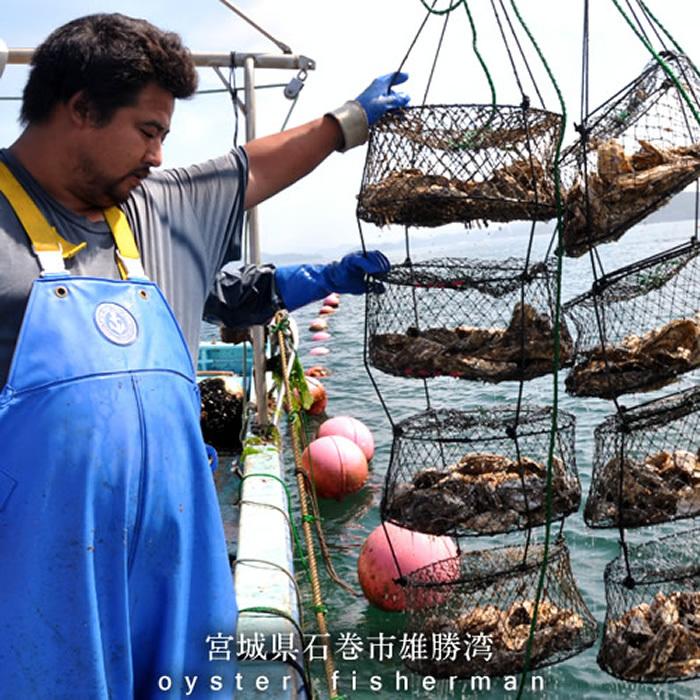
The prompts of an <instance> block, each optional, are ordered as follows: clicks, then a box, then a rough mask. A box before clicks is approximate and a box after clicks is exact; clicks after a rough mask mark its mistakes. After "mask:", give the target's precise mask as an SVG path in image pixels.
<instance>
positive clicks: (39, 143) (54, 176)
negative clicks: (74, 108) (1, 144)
mask: <svg viewBox="0 0 700 700" xmlns="http://www.w3.org/2000/svg"><path fill="white" fill-rule="evenodd" d="M65 145H66V144H63V143H60V142H59V140H58V139H57V138H56V135H55V134H54V133H52V131H51V130H50V129H47V128H43V127H41V126H28V127H27V128H26V129H25V130H24V131H23V132H22V134H21V135H20V137H19V138H18V139H17V140H16V141H15V142H14V143H13V144H12V145H11V146H10V148H9V151H10V153H11V154H12V155H13V156H14V157H15V158H16V159H17V160H18V161H19V162H20V164H21V165H22V166H23V167H24V168H25V169H26V170H27V171H28V172H29V174H30V175H31V176H32V177H33V178H34V179H35V180H36V181H37V182H38V183H39V184H40V185H41V186H42V187H43V188H44V190H46V192H47V193H48V194H49V195H51V196H52V197H53V198H54V199H55V200H56V201H57V202H60V203H61V204H62V205H63V206H64V207H66V208H67V209H69V210H70V211H73V212H75V213H76V214H79V215H80V216H84V217H86V218H87V219H89V220H90V221H101V220H103V219H104V214H103V212H102V209H101V208H98V207H94V206H92V205H89V204H87V203H86V202H84V201H82V200H81V199H80V198H79V197H78V196H76V195H75V194H74V192H73V191H72V190H71V186H70V182H71V178H72V175H73V173H74V171H75V164H74V163H73V162H72V161H71V159H70V157H68V155H67V152H66V149H65Z"/></svg>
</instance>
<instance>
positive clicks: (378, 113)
mask: <svg viewBox="0 0 700 700" xmlns="http://www.w3.org/2000/svg"><path fill="white" fill-rule="evenodd" d="M407 80H408V74H407V73H387V74H386V75H382V76H381V77H379V78H375V79H374V80H373V81H372V83H371V85H370V86H369V87H368V88H367V89H366V90H365V91H364V92H363V93H361V94H360V95H358V96H357V98H356V99H357V101H358V102H359V103H360V105H361V106H362V109H364V110H365V114H366V115H367V123H368V124H369V126H372V124H374V123H375V122H376V121H378V120H379V119H381V118H382V117H383V116H384V115H385V114H386V113H387V112H388V111H389V110H392V109H398V108H399V107H405V106H406V105H407V104H408V101H409V100H410V99H411V98H410V97H409V96H408V95H407V94H406V93H403V92H394V91H393V90H392V89H391V86H392V85H398V84H400V83H405V82H406V81H407Z"/></svg>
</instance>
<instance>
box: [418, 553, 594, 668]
mask: <svg viewBox="0 0 700 700" xmlns="http://www.w3.org/2000/svg"><path fill="white" fill-rule="evenodd" d="M543 560H544V546H543V545H542V544H531V545H530V546H529V547H524V546H508V547H500V548H497V549H491V550H482V551H472V552H462V553H461V554H459V555H458V556H457V557H456V558H452V559H446V560H443V561H440V562H436V563H434V564H430V565H428V566H425V567H423V568H421V569H418V570H417V571H414V572H413V573H411V574H409V575H408V576H407V583H406V587H405V591H406V612H407V615H406V631H407V632H408V633H409V634H412V633H414V634H423V635H425V641H426V649H425V651H426V653H425V654H423V655H418V654H415V655H413V656H411V657H410V658H408V659H406V662H405V663H406V665H407V666H408V667H409V668H410V669H411V670H412V671H416V672H417V673H421V674H424V675H431V676H435V677H438V678H440V677H446V676H457V677H468V676H472V675H477V674H478V675H487V676H504V675H512V674H514V673H518V672H520V671H522V670H523V669H524V667H525V662H526V654H527V644H528V636H529V633H530V625H531V622H532V618H533V614H534V607H535V601H536V591H537V583H538V579H539V576H540V570H541V567H542V564H543ZM595 639H596V623H595V620H594V619H593V617H592V615H591V613H590V612H589V610H588V608H587V607H586V604H585V603H584V601H583V600H582V598H581V595H580V593H579V591H578V589H577V587H576V583H575V581H574V577H573V573H572V571H571V564H570V561H569V552H568V549H567V548H566V545H565V544H564V542H563V541H558V542H557V543H555V544H552V546H551V547H549V550H548V557H547V562H546V567H545V578H544V587H543V589H542V597H541V599H540V602H539V606H538V610H537V620H536V623H535V632H534V637H533V643H532V647H531V653H530V658H529V663H528V668H530V669H535V668H541V667H543V666H548V665H551V664H554V663H558V662H560V661H563V660H564V659H567V658H569V657H571V656H574V655H576V654H578V653H579V652H581V651H583V650H584V649H586V648H587V647H590V646H591V645H592V644H593V643H594V642H595ZM450 640H459V642H461V644H462V645H463V647H464V648H459V649H455V648H454V645H450V643H449V641H450ZM451 651H452V653H450V652H451Z"/></svg>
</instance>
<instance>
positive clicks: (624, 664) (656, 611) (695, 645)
mask: <svg viewBox="0 0 700 700" xmlns="http://www.w3.org/2000/svg"><path fill="white" fill-rule="evenodd" d="M629 561H630V574H631V578H632V582H633V585H632V582H630V581H629V578H628V571H627V566H626V564H625V562H624V560H623V559H622V558H621V557H618V558H617V559H615V560H613V561H612V562H610V563H609V564H608V565H607V567H606V569H605V593H606V598H607V603H608V608H607V614H606V618H605V632H604V638H603V643H602V644H601V647H600V652H599V654H598V663H599V664H600V666H601V667H602V668H603V669H605V670H606V671H608V673H611V674H612V675H614V676H617V677H618V678H623V679H625V680H628V681H639V682H645V683H653V682H668V681H675V680H689V679H691V678H697V677H698V676H700V623H699V621H700V530H697V529H696V530H691V531H686V532H680V533H676V534H673V535H670V536H668V537H663V538H661V539H658V540H654V541H652V542H648V543H645V544H642V545H636V546H634V547H630V548H629Z"/></svg>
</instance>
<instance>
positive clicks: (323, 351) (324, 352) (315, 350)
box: [309, 345, 330, 356]
mask: <svg viewBox="0 0 700 700" xmlns="http://www.w3.org/2000/svg"><path fill="white" fill-rule="evenodd" d="M329 352H330V350H329V349H328V348H325V347H323V346H322V345H320V346H318V347H315V348H311V350H309V355H314V356H317V355H328V353H329Z"/></svg>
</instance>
